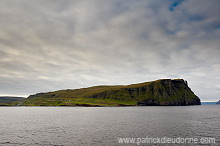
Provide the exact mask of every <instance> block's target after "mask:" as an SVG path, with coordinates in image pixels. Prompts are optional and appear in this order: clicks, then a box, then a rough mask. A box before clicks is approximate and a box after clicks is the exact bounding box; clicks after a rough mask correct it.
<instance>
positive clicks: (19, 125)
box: [0, 105, 220, 146]
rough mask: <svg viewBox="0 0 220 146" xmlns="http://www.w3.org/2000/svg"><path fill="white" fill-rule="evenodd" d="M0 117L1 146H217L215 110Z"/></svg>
mask: <svg viewBox="0 0 220 146" xmlns="http://www.w3.org/2000/svg"><path fill="white" fill-rule="evenodd" d="M0 114H1V116H0V145H1V146H4V145H11V146H12V145H13V146H14V145H47V146H52V145H67V146H68V145H76V146H80V145H88V146H89V145H94V146H96V145H137V144H121V143H119V141H118V138H126V137H127V138H146V137H149V138H150V137H152V138H154V137H155V138H156V137H159V138H163V137H169V138H177V137H181V138H198V139H201V138H203V137H206V138H207V137H208V138H215V144H205V145H220V105H201V106H170V107H169V106H167V107H162V106H160V107H156V106H151V107H0ZM139 145H142V144H139ZM145 145H156V144H145ZM157 145H201V143H197V144H186V143H185V144H157Z"/></svg>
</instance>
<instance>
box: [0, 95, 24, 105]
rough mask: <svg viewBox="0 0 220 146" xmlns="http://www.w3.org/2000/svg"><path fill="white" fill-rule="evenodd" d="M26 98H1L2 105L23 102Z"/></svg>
mask: <svg viewBox="0 0 220 146" xmlns="http://www.w3.org/2000/svg"><path fill="white" fill-rule="evenodd" d="M24 99H25V98H23V97H14V96H0V104H3V105H4V103H11V102H15V101H22V100H24Z"/></svg>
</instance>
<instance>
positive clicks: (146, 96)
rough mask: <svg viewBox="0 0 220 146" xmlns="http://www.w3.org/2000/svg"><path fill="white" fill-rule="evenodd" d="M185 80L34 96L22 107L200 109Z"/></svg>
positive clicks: (65, 91) (163, 80)
mask: <svg viewBox="0 0 220 146" xmlns="http://www.w3.org/2000/svg"><path fill="white" fill-rule="evenodd" d="M200 104H201V102H200V99H199V98H198V97H197V96H196V95H195V94H194V93H193V92H192V90H191V89H190V88H189V87H188V84H187V82H186V81H184V80H183V79H174V80H171V79H161V80H157V81H152V82H145V83H139V84H132V85H126V86H95V87H89V88H81V89H74V90H70V89H67V90H59V91H54V92H48V93H38V94H35V95H30V96H29V97H28V99H26V100H24V101H22V102H20V103H19V105H42V106H128V105H140V106H160V105H163V106H179V105H181V106H182V105H200Z"/></svg>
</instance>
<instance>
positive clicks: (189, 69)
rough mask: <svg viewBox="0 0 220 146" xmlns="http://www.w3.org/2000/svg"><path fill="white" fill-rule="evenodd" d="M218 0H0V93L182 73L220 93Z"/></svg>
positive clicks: (205, 94)
mask: <svg viewBox="0 0 220 146" xmlns="http://www.w3.org/2000/svg"><path fill="white" fill-rule="evenodd" d="M219 14H220V1H219V0H74V1H73V0H62V1H61V0H19V1H14V0H1V1H0V95H2V96H3V95H13V96H25V97H27V96H28V95H30V94H35V93H39V92H48V91H55V90H61V89H76V88H82V87H90V86H95V85H127V84H133V83H141V82H148V81H153V80H157V79H176V78H181V79H184V80H187V81H188V84H189V87H190V88H191V89H192V90H193V91H194V93H195V94H196V95H197V96H199V97H200V99H201V100H202V101H218V100H220V57H219V56H220V15H219Z"/></svg>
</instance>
